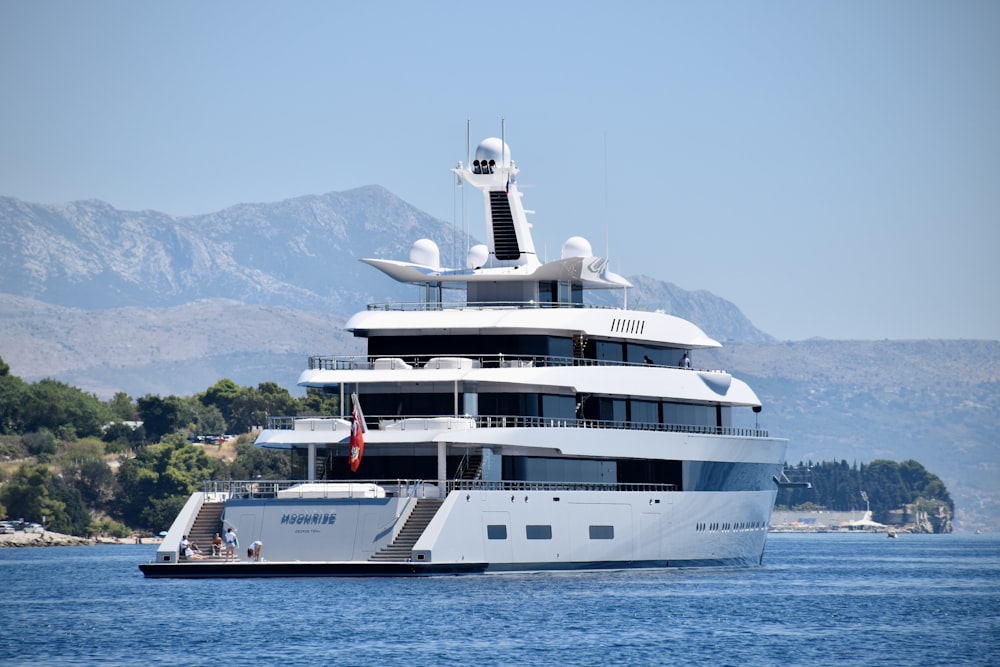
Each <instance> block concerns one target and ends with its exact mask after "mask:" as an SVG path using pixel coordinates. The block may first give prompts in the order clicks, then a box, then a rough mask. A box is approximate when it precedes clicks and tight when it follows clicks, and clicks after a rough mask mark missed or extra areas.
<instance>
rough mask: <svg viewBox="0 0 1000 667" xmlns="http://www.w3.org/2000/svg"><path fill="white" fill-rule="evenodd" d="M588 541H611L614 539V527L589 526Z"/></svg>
mask: <svg viewBox="0 0 1000 667" xmlns="http://www.w3.org/2000/svg"><path fill="white" fill-rule="evenodd" d="M590 539H592V540H613V539H615V527H614V526H591V527H590Z"/></svg>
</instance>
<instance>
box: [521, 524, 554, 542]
mask: <svg viewBox="0 0 1000 667" xmlns="http://www.w3.org/2000/svg"><path fill="white" fill-rule="evenodd" d="M524 531H525V536H526V537H527V538H528V539H529V540H551V539H552V526H525V527H524Z"/></svg>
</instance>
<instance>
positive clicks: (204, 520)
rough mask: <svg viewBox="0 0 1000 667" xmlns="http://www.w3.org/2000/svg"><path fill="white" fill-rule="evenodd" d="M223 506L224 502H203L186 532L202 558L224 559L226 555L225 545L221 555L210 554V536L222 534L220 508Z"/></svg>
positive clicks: (224, 505) (223, 507) (224, 506)
mask: <svg viewBox="0 0 1000 667" xmlns="http://www.w3.org/2000/svg"><path fill="white" fill-rule="evenodd" d="M225 508H226V503H204V504H203V505H202V506H201V510H199V511H198V516H196V517H195V519H194V525H192V526H191V530H190V531H189V532H188V539H189V540H191V541H192V542H194V543H195V544H196V545H197V546H198V550H199V551H200V552H201V555H202V556H203V557H204V560H224V559H225V557H226V556H225V547H223V552H222V555H220V556H213V555H212V538H213V537H215V534H216V533H219V534H220V535H221V534H222V510H224V509H225Z"/></svg>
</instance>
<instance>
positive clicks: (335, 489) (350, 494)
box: [203, 479, 678, 499]
mask: <svg viewBox="0 0 1000 667" xmlns="http://www.w3.org/2000/svg"><path fill="white" fill-rule="evenodd" d="M305 483H309V484H315V485H317V486H323V485H328V486H329V487H330V489H331V491H330V494H329V496H328V497H331V498H333V497H336V498H363V497H371V496H370V495H369V492H368V491H367V489H369V488H370V487H369V485H371V484H375V485H377V486H379V487H382V488H383V489H384V490H385V492H386V495H387V496H390V497H402V498H423V497H436V496H438V495H441V494H440V492H439V491H438V486H437V485H438V481H437V480H425V479H349V480H348V479H344V480H322V481H319V480H317V481H313V482H306V480H301V479H300V480H289V479H282V480H271V479H244V480H217V479H213V480H207V481H205V482H204V486H203V490H204V491H205V492H206V493H210V494H215V495H216V497H219V496H220V495H221V496H224V497H225V498H227V499H271V498H277V497H278V491H284V490H286V489H289V488H291V487H293V486H297V485H300V484H305ZM677 490H678V489H677V485H675V484H652V483H645V482H551V481H522V480H482V479H451V480H445V492H446V493H447V492H451V491H509V492H512V493H524V492H527V491H615V492H631V493H664V492H670V491H677ZM312 493H315V491H312Z"/></svg>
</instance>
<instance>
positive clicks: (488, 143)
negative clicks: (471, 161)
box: [476, 137, 511, 166]
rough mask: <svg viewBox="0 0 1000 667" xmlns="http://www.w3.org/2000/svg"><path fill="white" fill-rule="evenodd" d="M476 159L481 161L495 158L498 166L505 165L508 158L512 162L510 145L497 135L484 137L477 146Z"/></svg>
mask: <svg viewBox="0 0 1000 667" xmlns="http://www.w3.org/2000/svg"><path fill="white" fill-rule="evenodd" d="M476 159H477V160H479V161H480V162H483V161H486V162H489V161H490V160H493V161H494V162H495V163H496V164H497V165H498V166H503V161H504V160H505V159H506V160H507V162H510V161H511V160H510V146H508V145H507V144H505V143H504V142H503V141H501V140H500V139H497V138H496V137H490V138H489V139H483V140H482V141H481V142H479V145H478V146H476Z"/></svg>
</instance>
